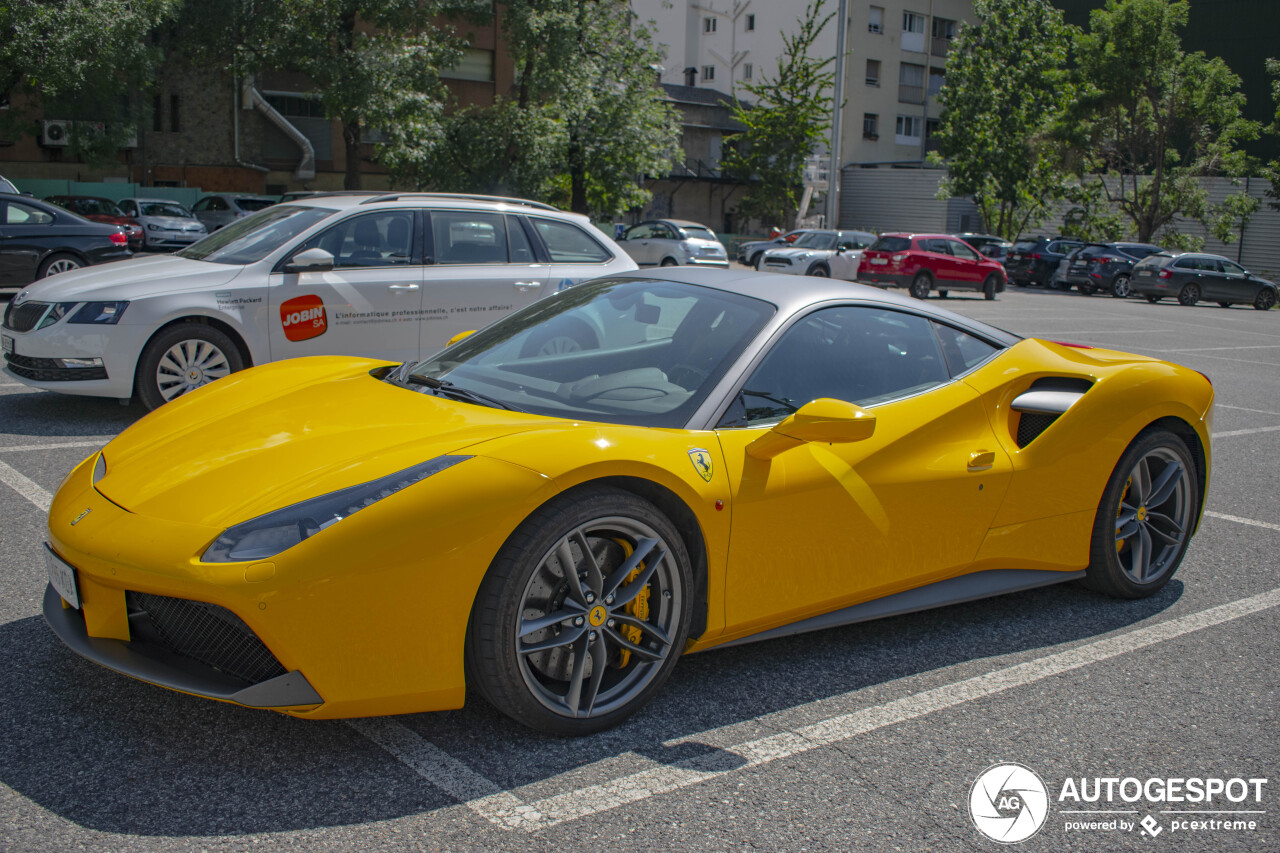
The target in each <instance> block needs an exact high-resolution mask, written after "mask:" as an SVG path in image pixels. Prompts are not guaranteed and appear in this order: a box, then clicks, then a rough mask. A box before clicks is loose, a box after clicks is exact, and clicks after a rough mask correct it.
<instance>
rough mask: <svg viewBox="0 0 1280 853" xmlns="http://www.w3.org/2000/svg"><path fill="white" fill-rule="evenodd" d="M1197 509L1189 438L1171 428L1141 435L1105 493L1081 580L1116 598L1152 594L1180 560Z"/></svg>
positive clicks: (1166, 579) (1197, 489) (1195, 484)
mask: <svg viewBox="0 0 1280 853" xmlns="http://www.w3.org/2000/svg"><path fill="white" fill-rule="evenodd" d="M1199 508H1200V488H1199V483H1198V481H1197V478H1196V476H1195V465H1194V463H1193V462H1192V461H1191V452H1190V451H1189V450H1188V449H1187V445H1186V443H1185V442H1183V440H1182V439H1181V438H1179V437H1178V436H1177V435H1174V434H1173V433H1172V432H1169V431H1168V430H1152V431H1150V432H1145V433H1142V434H1141V435H1139V436H1138V437H1137V439H1135V440H1134V442H1133V443H1132V444H1131V445H1129V447H1128V449H1127V450H1125V452H1124V455H1123V456H1121V457H1120V462H1119V463H1118V464H1117V465H1116V467H1115V470H1114V471H1113V472H1112V474H1111V480H1110V481H1109V482H1108V483H1107V488H1106V490H1105V491H1104V492H1103V493H1102V502H1101V503H1100V504H1099V505H1098V514H1097V516H1096V517H1095V519H1094V522H1093V540H1092V543H1091V545H1090V551H1089V568H1088V569H1087V570H1086V574H1085V583H1086V584H1087V585H1088V586H1090V587H1092V588H1093V589H1096V590H1098V591H1099V592H1104V593H1106V594H1107V595H1111V596H1114V597H1116V598H1145V597H1147V596H1149V595H1152V594H1154V593H1155V592H1156V591H1158V590H1159V589H1160V588H1161V587H1163V586H1164V585H1165V584H1166V583H1168V582H1169V579H1170V578H1171V577H1173V573H1174V572H1175V571H1176V570H1177V568H1178V564H1179V563H1181V562H1182V557H1183V554H1185V553H1186V550H1187V544H1188V543H1189V542H1190V540H1191V533H1192V528H1193V527H1194V526H1195V519H1196V514H1197V513H1198V512H1199Z"/></svg>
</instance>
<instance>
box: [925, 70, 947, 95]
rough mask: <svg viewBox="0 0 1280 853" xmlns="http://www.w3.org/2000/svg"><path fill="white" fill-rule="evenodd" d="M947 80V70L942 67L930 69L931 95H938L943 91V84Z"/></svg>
mask: <svg viewBox="0 0 1280 853" xmlns="http://www.w3.org/2000/svg"><path fill="white" fill-rule="evenodd" d="M946 82H947V72H946V71H943V70H942V69H941V68H930V69H929V97H931V98H932V97H936V96H937V94H938V93H939V92H941V91H942V86H943V84H944V83H946Z"/></svg>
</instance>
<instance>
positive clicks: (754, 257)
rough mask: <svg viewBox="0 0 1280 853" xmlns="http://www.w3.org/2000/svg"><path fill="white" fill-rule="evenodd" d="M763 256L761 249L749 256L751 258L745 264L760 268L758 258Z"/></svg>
mask: <svg viewBox="0 0 1280 853" xmlns="http://www.w3.org/2000/svg"><path fill="white" fill-rule="evenodd" d="M763 257H764V251H763V250H761V251H759V252H756V253H755V254H754V255H752V256H751V259H750V260H748V261H747V266H749V267H751V268H753V269H756V270H758V269H760V259H761V258H763Z"/></svg>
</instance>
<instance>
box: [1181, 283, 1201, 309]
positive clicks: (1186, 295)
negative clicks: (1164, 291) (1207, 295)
mask: <svg viewBox="0 0 1280 853" xmlns="http://www.w3.org/2000/svg"><path fill="white" fill-rule="evenodd" d="M1199 301H1200V285H1198V284H1188V285H1185V286H1183V288H1182V290H1181V291H1180V292H1179V293H1178V302H1179V303H1180V304H1182V305H1187V306H1191V305H1195V304H1196V303H1197V302H1199Z"/></svg>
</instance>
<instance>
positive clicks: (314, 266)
mask: <svg viewBox="0 0 1280 853" xmlns="http://www.w3.org/2000/svg"><path fill="white" fill-rule="evenodd" d="M331 269H333V255H331V254H329V253H328V252H326V251H325V250H324V249H306V250H304V251H301V252H299V253H298V254H296V255H294V256H293V257H292V258H290V259H289V262H288V263H287V264H285V265H284V271H285V272H328V271H329V270H331Z"/></svg>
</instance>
